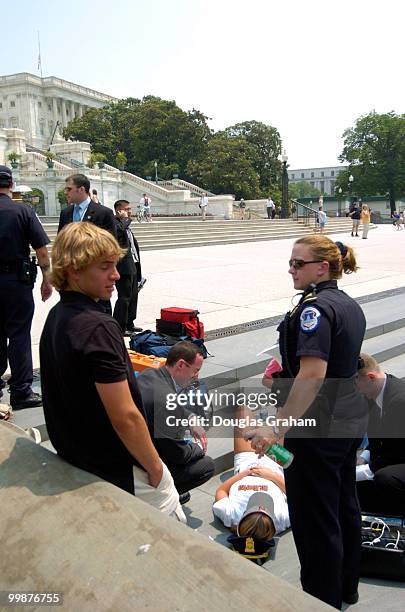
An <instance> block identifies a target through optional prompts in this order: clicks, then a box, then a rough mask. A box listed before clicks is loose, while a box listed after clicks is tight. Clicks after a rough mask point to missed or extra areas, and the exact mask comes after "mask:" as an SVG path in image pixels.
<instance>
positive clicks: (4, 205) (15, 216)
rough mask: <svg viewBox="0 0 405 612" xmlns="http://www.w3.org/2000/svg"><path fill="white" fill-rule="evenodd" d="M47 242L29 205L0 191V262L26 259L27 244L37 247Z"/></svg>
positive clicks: (27, 256)
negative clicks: (16, 200) (14, 200)
mask: <svg viewBox="0 0 405 612" xmlns="http://www.w3.org/2000/svg"><path fill="white" fill-rule="evenodd" d="M49 242H50V240H49V238H48V236H47V235H46V232H45V230H44V228H43V227H42V225H41V222H40V221H39V219H38V217H37V216H36V214H35V212H34V211H33V210H32V208H31V207H30V206H28V205H27V204H20V203H19V202H13V200H12V199H11V198H9V196H8V195H6V194H4V193H0V262H15V261H17V260H21V259H28V258H29V255H30V248H29V245H31V246H32V248H33V249H39V248H41V247H43V246H45V245H46V244H49Z"/></svg>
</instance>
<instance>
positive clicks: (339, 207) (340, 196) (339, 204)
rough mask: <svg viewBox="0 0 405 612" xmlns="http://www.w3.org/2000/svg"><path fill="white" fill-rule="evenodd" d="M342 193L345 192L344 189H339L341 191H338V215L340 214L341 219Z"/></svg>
mask: <svg viewBox="0 0 405 612" xmlns="http://www.w3.org/2000/svg"><path fill="white" fill-rule="evenodd" d="M342 192H343V190H342V188H341V187H339V189H338V194H339V195H338V213H339V217H340V215H341V214H342Z"/></svg>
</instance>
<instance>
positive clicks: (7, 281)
mask: <svg viewBox="0 0 405 612" xmlns="http://www.w3.org/2000/svg"><path fill="white" fill-rule="evenodd" d="M12 185H13V177H12V173H11V170H10V168H8V167H7V166H0V397H2V395H3V389H4V387H5V386H6V383H5V381H4V380H3V378H2V376H3V374H4V373H5V371H6V370H7V363H9V365H10V370H11V377H10V379H9V386H10V404H11V406H12V408H13V409H14V410H19V409H22V408H32V407H35V406H40V405H41V404H42V398H41V396H40V395H39V394H38V393H34V392H33V390H32V381H33V370H32V354H31V324H32V318H33V316H34V299H33V295H32V290H33V288H34V283H35V278H36V274H37V267H36V262H35V261H33V259H32V258H30V246H31V247H32V248H33V249H34V250H35V253H36V256H37V259H38V266H39V267H40V268H41V272H42V284H41V297H42V301H43V302H45V300H47V299H48V298H49V297H50V296H51V294H52V286H51V284H50V283H49V280H48V272H49V256H48V250H47V248H46V245H47V244H49V242H50V240H49V238H48V236H47V235H46V233H45V231H44V229H43V227H42V225H41V223H40V221H39V219H38V217H37V216H36V214H35V212H34V211H33V210H32V208H31V207H30V206H27V205H26V204H22V203H19V202H13V200H12V199H11V195H12Z"/></svg>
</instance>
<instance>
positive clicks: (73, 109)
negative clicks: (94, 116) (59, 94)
mask: <svg viewBox="0 0 405 612" xmlns="http://www.w3.org/2000/svg"><path fill="white" fill-rule="evenodd" d="M69 113H70V115H69V120H70V121H72V120H73V119H74V118H75V103H74V102H70V109H69Z"/></svg>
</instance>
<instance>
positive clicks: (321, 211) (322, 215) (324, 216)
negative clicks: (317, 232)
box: [318, 210, 328, 225]
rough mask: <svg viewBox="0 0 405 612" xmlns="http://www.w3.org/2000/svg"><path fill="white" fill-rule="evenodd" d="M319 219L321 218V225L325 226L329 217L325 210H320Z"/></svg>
mask: <svg viewBox="0 0 405 612" xmlns="http://www.w3.org/2000/svg"><path fill="white" fill-rule="evenodd" d="M318 218H319V223H322V224H323V225H325V223H326V220H327V218H328V217H327V215H326V212H325V211H324V210H320V211H319V212H318Z"/></svg>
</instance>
